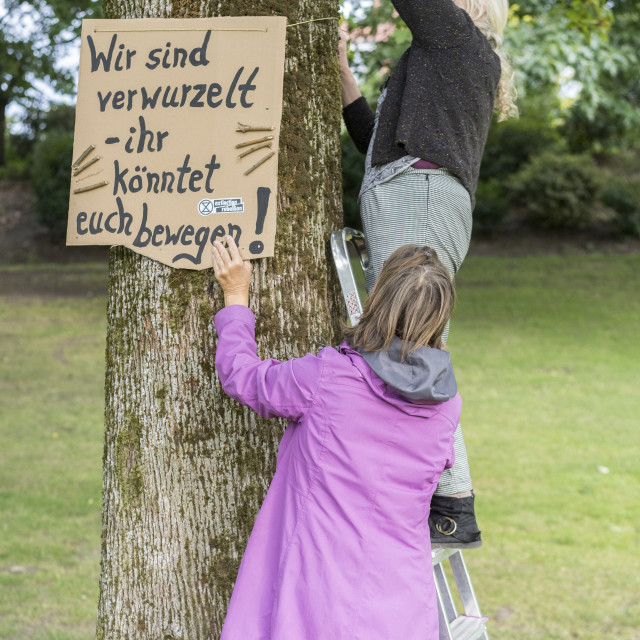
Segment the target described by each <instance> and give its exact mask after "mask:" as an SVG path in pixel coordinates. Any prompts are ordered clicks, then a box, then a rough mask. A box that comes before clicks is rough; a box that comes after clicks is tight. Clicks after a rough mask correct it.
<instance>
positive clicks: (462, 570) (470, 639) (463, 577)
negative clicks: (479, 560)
mask: <svg viewBox="0 0 640 640" xmlns="http://www.w3.org/2000/svg"><path fill="white" fill-rule="evenodd" d="M431 556H432V563H433V577H434V578H435V581H436V591H437V594H438V617H439V619H440V640H489V636H488V635H487V631H486V623H487V620H488V618H486V617H484V616H482V614H481V613H480V607H479V606H478V601H477V600H476V594H475V592H474V591H473V585H472V584H471V578H470V576H469V572H468V571H467V565H466V564H465V563H464V558H463V557H462V551H460V549H434V550H433V551H432V552H431ZM446 560H448V561H449V564H450V566H451V572H452V574H453V578H454V582H455V586H456V589H457V591H458V594H459V596H460V601H461V602H462V608H463V609H464V613H461V614H459V613H458V611H457V609H456V604H455V602H454V600H453V594H452V592H451V588H450V587H449V582H448V580H447V575H446V574H445V568H444V566H443V562H445V561H446Z"/></svg>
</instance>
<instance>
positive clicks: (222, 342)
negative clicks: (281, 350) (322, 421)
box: [214, 305, 324, 420]
mask: <svg viewBox="0 0 640 640" xmlns="http://www.w3.org/2000/svg"><path fill="white" fill-rule="evenodd" d="M214 323H215V327H216V331H217V332H218V346H217V349H216V370H217V372H218V377H219V378H220V383H221V384H222V388H223V389H224V391H225V393H226V394H227V395H229V396H231V397H232V398H234V399H235V400H237V401H238V402H240V403H242V404H244V405H247V406H248V407H251V408H252V409H253V410H254V411H256V412H257V413H258V414H260V415H261V416H263V417H264V418H277V417H279V418H287V419H289V420H299V419H300V418H302V416H303V415H304V413H305V410H306V409H308V408H309V407H310V406H311V405H312V404H313V401H314V397H315V395H316V393H317V391H318V388H319V387H320V383H321V380H322V373H323V368H324V361H323V360H322V359H321V358H318V357H316V356H314V355H311V354H307V355H306V356H304V358H294V359H292V360H287V361H285V362H281V361H280V360H273V359H270V360H261V359H260V358H259V357H258V355H257V345H256V340H255V323H256V320H255V316H254V315H253V312H252V311H251V310H250V309H249V308H248V307H243V306H241V305H231V306H229V307H225V308H224V309H222V310H220V311H219V312H218V313H217V314H216V315H215V318H214Z"/></svg>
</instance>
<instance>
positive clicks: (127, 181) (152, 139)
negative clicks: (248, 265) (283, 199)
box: [67, 17, 286, 269]
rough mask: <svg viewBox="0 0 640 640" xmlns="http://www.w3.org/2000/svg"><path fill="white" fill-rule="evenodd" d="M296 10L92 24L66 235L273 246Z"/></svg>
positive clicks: (151, 243)
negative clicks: (287, 56) (289, 38)
mask: <svg viewBox="0 0 640 640" xmlns="http://www.w3.org/2000/svg"><path fill="white" fill-rule="evenodd" d="M285 29H286V18H284V17H245V18H202V19H200V18H198V19H145V20H138V19H136V20H84V21H83V24H82V48H81V53H80V74H79V80H78V102H77V107H76V128H75V139H74V146H73V150H74V165H73V167H72V168H71V171H72V178H71V193H70V197H69V220H68V226H67V244H69V245H88V244H107V245H114V244H119V245H124V246H127V247H129V248H131V249H133V250H134V251H137V252H138V253H141V254H143V255H145V256H149V257H150V258H155V259H156V260H159V261H161V262H164V263H165V264H168V265H171V266H174V267H182V268H187V269H205V268H208V267H211V266H212V258H211V244H212V243H213V241H214V240H216V239H223V238H224V237H225V236H227V235H231V236H233V237H234V239H235V240H236V242H237V243H238V246H239V247H240V250H241V253H242V255H243V257H244V258H258V257H266V256H272V255H273V245H274V239H275V224H276V200H277V198H276V189H277V168H278V138H279V133H280V118H281V115H282V79H283V73H284V47H285Z"/></svg>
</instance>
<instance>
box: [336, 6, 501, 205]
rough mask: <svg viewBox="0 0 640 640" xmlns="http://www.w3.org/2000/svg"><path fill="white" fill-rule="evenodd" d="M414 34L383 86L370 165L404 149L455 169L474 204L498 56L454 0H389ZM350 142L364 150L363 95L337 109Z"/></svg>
mask: <svg viewBox="0 0 640 640" xmlns="http://www.w3.org/2000/svg"><path fill="white" fill-rule="evenodd" d="M392 3H393V6H394V7H395V8H396V10H397V11H398V13H399V14H400V17H401V18H402V19H403V20H404V21H405V23H406V24H407V26H408V27H409V29H410V31H411V34H412V36H413V41H412V43H411V46H410V47H409V48H408V49H407V50H406V51H405V52H404V54H403V55H402V57H401V58H400V60H399V61H398V64H397V65H396V68H395V70H394V72H393V74H392V75H391V77H390V78H389V81H388V84H387V95H386V98H385V100H384V102H383V104H382V108H381V112H380V119H379V122H378V129H377V131H376V137H375V140H374V142H373V150H372V159H371V161H372V164H373V165H381V164H386V163H387V162H391V161H393V160H397V159H398V158H401V157H403V156H405V155H411V156H416V157H418V158H422V159H424V160H428V161H429V162H433V163H434V164H437V165H439V166H441V167H444V168H445V169H448V170H449V171H451V172H452V173H453V174H455V175H456V176H457V177H458V178H459V179H460V180H461V182H462V184H463V185H464V186H465V187H466V188H467V190H468V191H469V193H470V195H471V199H472V202H473V203H474V205H475V192H476V187H477V184H478V173H479V171H480V161H481V159H482V153H483V151H484V145H485V143H486V141H487V134H488V132H489V126H490V124H491V116H492V113H493V107H494V101H495V95H496V90H497V86H498V82H499V80H500V58H499V57H498V56H497V54H496V53H495V52H494V51H493V49H492V48H491V45H490V44H489V41H488V40H487V39H486V38H485V36H484V35H483V34H482V33H481V32H480V31H479V30H478V28H477V27H476V26H475V24H474V23H473V20H472V19H471V18H470V17H469V15H468V14H467V12H466V11H463V10H462V9H460V8H458V7H457V6H456V5H455V4H454V3H453V0H392ZM343 116H344V120H345V124H346V126H347V130H348V132H349V134H350V136H351V137H352V139H353V141H354V143H355V145H356V147H357V148H358V150H359V151H361V152H362V153H366V152H367V148H368V146H369V141H370V140H371V135H372V133H373V126H374V113H373V111H372V110H371V108H370V107H369V105H368V103H367V101H366V100H365V99H364V98H358V99H357V100H355V101H354V102H352V103H351V104H349V105H347V106H346V107H345V108H344V109H343Z"/></svg>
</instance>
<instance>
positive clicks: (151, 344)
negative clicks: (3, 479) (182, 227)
mask: <svg viewBox="0 0 640 640" xmlns="http://www.w3.org/2000/svg"><path fill="white" fill-rule="evenodd" d="M105 14H106V16H107V17H110V18H118V17H120V18H122V17H127V18H134V17H207V16H212V15H214V14H215V15H276V14H277V15H286V16H287V17H288V19H289V22H290V23H293V22H299V21H303V20H309V19H312V18H318V17H322V18H324V17H336V16H337V4H336V3H335V2H333V0H315V1H314V2H313V3H312V2H310V1H307V2H294V1H292V0H288V1H285V0H278V1H276V2H273V1H272V2H269V3H267V2H259V1H255V0H254V1H253V2H251V1H250V0H246V1H245V2H243V1H242V0H235V1H233V0H231V1H230V0H221V1H220V2H218V3H216V4H215V5H214V4H213V3H211V2H208V1H207V0H205V1H204V2H200V1H198V2H196V1H195V0H182V1H180V2H175V3H174V4H168V3H167V4H163V5H159V4H156V3H154V2H153V0H151V2H149V1H147V2H146V3H143V2H141V0H135V1H134V2H124V0H111V1H109V2H105ZM336 25H337V23H336V22H335V21H325V22H316V23H311V24H305V25H300V26H296V27H291V28H289V29H287V38H288V40H287V56H286V66H285V79H284V113H283V123H282V133H281V137H280V165H279V196H278V232H277V237H276V255H275V257H274V258H269V259H262V260H258V261H256V262H254V276H253V284H252V299H251V307H252V309H253V310H254V311H255V312H256V316H257V319H258V322H257V333H258V335H257V341H258V349H259V353H260V355H261V356H262V357H266V356H273V357H277V358H281V359H285V358H291V357H294V356H300V355H303V354H304V353H305V352H306V351H308V350H313V349H317V348H318V346H317V344H315V343H316V338H317V337H321V338H322V339H324V340H325V341H327V342H329V343H335V340H336V339H337V337H338V336H337V329H338V319H339V317H340V316H341V315H342V313H343V311H342V307H341V305H340V303H339V298H338V297H337V292H338V286H337V279H336V278H335V276H334V274H333V270H332V268H331V269H329V268H328V264H327V260H328V252H327V249H326V247H327V241H328V236H329V233H330V232H331V231H332V230H334V229H337V228H339V226H341V223H342V217H341V202H340V184H341V171H340V143H339V126H340V125H339V118H340V103H339V100H340V88H339V79H338V64H337V53H336V52H337V33H336ZM109 268H110V284H109V306H108V322H109V325H108V335H107V352H106V358H107V369H106V392H105V394H106V410H105V423H106V433H105V446H104V486H103V526H102V573H101V578H100V602H99V611H98V623H97V638H99V639H105V640H106V639H109V640H135V639H138V638H144V639H148V640H170V639H171V640H178V639H180V640H206V639H213V638H218V637H219V635H220V631H221V628H222V623H223V621H224V617H225V612H226V608H227V604H228V601H229V597H230V595H231V591H232V589H233V584H234V581H235V577H236V574H237V569H238V566H239V564H240V559H241V557H242V553H243V550H244V548H245V545H246V542H247V539H248V537H249V534H250V532H251V528H252V526H253V522H254V519H255V516H256V514H257V512H258V509H259V507H260V504H261V503H262V500H263V498H264V495H265V493H266V490H267V487H268V485H269V482H270V480H271V477H272V474H273V472H274V468H275V456H276V452H277V447H278V442H279V439H280V436H281V434H282V430H283V424H282V423H281V422H278V421H266V420H263V419H261V418H258V417H257V416H256V415H255V414H253V413H252V412H251V411H249V410H247V409H245V408H244V407H241V406H240V405H239V404H237V403H236V402H235V401H233V400H231V399H229V398H227V397H226V396H225V395H224V393H223V392H222V389H221V387H220V383H219V382H218V379H217V376H216V373H215V370H214V355H215V344H216V340H215V332H214V329H213V315H214V313H215V311H217V310H218V309H219V308H220V307H221V305H222V295H221V291H220V289H219V288H218V286H217V284H216V283H215V281H214V279H213V274H212V273H211V272H210V271H199V272H196V271H183V270H173V269H171V268H169V267H167V266H165V265H163V264H160V263H158V262H155V261H153V260H150V259H147V258H145V257H142V256H140V255H138V254H135V253H133V252H131V251H129V250H128V249H124V248H122V247H118V248H114V249H112V250H111V255H110V267H109ZM247 640H249V639H247Z"/></svg>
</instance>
